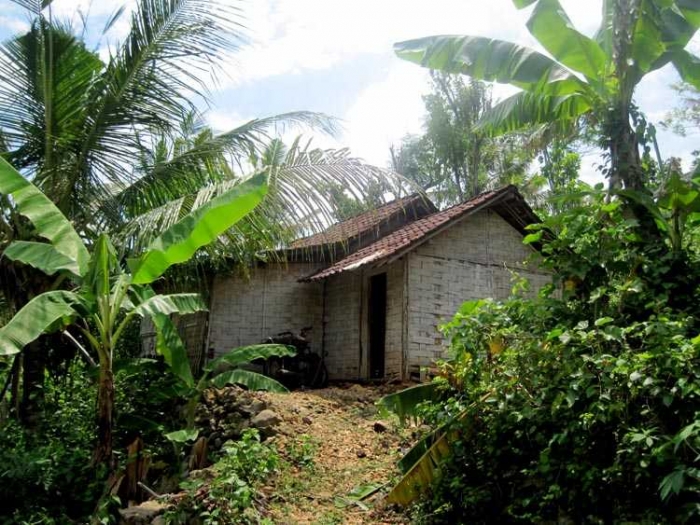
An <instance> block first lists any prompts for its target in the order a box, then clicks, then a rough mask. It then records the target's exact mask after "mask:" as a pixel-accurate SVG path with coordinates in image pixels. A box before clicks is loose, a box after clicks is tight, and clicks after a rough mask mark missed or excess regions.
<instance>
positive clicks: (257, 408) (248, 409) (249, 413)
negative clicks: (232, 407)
mask: <svg viewBox="0 0 700 525" xmlns="http://www.w3.org/2000/svg"><path fill="white" fill-rule="evenodd" d="M266 408H267V403H265V401H263V400H262V399H253V400H252V401H251V402H250V403H247V404H245V405H241V406H240V407H239V409H238V410H239V411H240V413H241V414H243V415H244V416H246V417H253V416H255V415H257V414H259V413H260V412H262V411H263V410H265V409H266Z"/></svg>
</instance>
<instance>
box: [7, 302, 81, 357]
mask: <svg viewBox="0 0 700 525" xmlns="http://www.w3.org/2000/svg"><path fill="white" fill-rule="evenodd" d="M79 302H80V300H79V298H78V296H77V295H75V294H74V293H72V292H66V291H57V292H47V293H43V294H41V295H38V296H36V297H35V298H34V299H32V300H31V301H29V302H28V303H27V304H26V305H24V307H22V309H21V310H20V311H19V312H17V313H16V314H15V316H14V317H13V318H12V319H11V320H10V322H8V323H7V324H6V325H5V326H3V327H2V328H0V355H12V354H17V353H19V352H21V351H22V349H23V348H24V347H25V346H27V345H28V344H29V343H31V342H32V341H34V340H36V339H37V338H39V336H41V335H42V334H44V333H47V332H49V331H50V330H51V329H52V328H57V325H58V324H59V322H60V321H61V320H65V321H66V324H67V322H68V321H69V320H70V319H72V318H73V317H74V316H75V315H76V311H75V310H74V309H73V306H74V305H76V304H78V303H79Z"/></svg>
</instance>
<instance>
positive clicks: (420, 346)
mask: <svg viewBox="0 0 700 525" xmlns="http://www.w3.org/2000/svg"><path fill="white" fill-rule="evenodd" d="M532 253H533V250H532V249H531V248H529V247H527V246H525V245H523V243H522V235H521V234H520V233H519V232H518V231H517V230H515V229H514V228H513V227H512V226H510V225H509V224H508V223H507V222H506V221H505V220H503V219H502V218H501V217H500V216H499V215H498V214H496V213H494V212H492V211H482V212H479V213H476V214H474V215H472V216H470V217H467V218H466V219H464V220H462V221H461V222H459V223H458V224H456V225H454V226H452V227H451V228H448V229H447V230H445V231H444V232H442V233H440V234H438V235H436V236H435V237H433V238H432V239H430V240H429V241H427V242H426V243H425V244H423V245H421V246H420V247H418V248H417V249H416V250H415V251H413V252H411V253H410V254H409V255H408V330H407V331H408V337H407V338H408V344H407V353H408V362H407V363H406V364H407V367H408V370H409V373H413V372H416V371H417V370H418V369H419V368H420V367H422V366H429V365H430V364H431V363H432V362H433V361H434V360H435V359H439V358H441V357H444V356H445V354H444V349H445V346H446V342H445V341H443V338H442V335H441V333H440V332H439V330H438V326H440V325H441V324H443V323H444V322H446V321H448V320H449V319H450V318H451V317H452V316H453V315H454V313H455V312H456V311H457V310H458V309H459V307H460V306H461V305H462V303H463V302H464V301H468V300H471V299H482V298H486V297H492V298H494V299H505V298H507V297H508V296H509V295H510V290H511V288H512V286H513V280H512V279H513V275H512V274H511V272H515V273H517V274H518V275H520V276H521V277H526V278H528V279H529V280H530V283H531V290H530V293H531V294H535V293H536V292H537V290H539V289H540V288H541V287H542V286H544V285H545V284H547V283H549V282H551V276H550V275H548V274H546V273H545V272H542V271H539V270H538V269H537V268H536V267H535V265H534V264H532V263H530V264H528V265H525V261H527V260H528V259H529V258H530V257H531V255H532Z"/></svg>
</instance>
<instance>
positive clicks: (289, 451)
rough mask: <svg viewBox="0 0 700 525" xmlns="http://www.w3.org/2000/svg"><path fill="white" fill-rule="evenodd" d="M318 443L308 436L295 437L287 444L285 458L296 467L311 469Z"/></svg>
mask: <svg viewBox="0 0 700 525" xmlns="http://www.w3.org/2000/svg"><path fill="white" fill-rule="evenodd" d="M317 452H318V442H317V441H315V440H314V438H312V437H311V436H309V435H308V434H301V435H299V436H295V437H294V440H292V441H289V442H288V443H287V447H286V450H285V453H286V458H287V459H288V460H289V461H290V462H291V463H292V464H293V465H294V466H296V467H299V468H306V469H313V468H314V463H315V457H316V453H317Z"/></svg>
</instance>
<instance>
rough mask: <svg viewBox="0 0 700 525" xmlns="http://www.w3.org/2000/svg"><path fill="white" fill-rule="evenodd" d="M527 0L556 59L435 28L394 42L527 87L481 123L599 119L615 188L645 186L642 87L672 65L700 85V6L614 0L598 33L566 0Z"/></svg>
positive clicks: (546, 125) (421, 57) (441, 63)
mask: <svg viewBox="0 0 700 525" xmlns="http://www.w3.org/2000/svg"><path fill="white" fill-rule="evenodd" d="M526 4H527V5H530V4H535V6H534V9H532V11H531V13H530V17H529V20H528V23H527V26H528V29H529V30H530V33H531V34H532V36H533V37H534V38H535V39H537V41H538V42H539V43H540V44H541V45H542V47H543V48H544V49H545V50H546V51H547V52H548V53H549V55H550V56H551V57H552V58H550V57H549V56H546V55H543V54H542V53H540V52H538V51H535V50H533V49H529V48H526V47H523V46H520V45H518V44H514V43H510V42H504V41H501V40H495V39H490V38H485V37H479V36H430V37H424V38H418V39H414V40H408V41H405V42H399V43H397V44H395V45H394V49H395V51H396V54H397V55H398V56H399V57H400V58H403V59H405V60H408V61H411V62H414V63H416V64H419V65H421V66H423V67H428V68H431V69H437V70H440V71H443V72H447V73H459V74H465V75H469V76H470V77H472V78H475V79H478V80H485V81H494V82H500V83H505V84H510V85H512V86H515V87H517V88H519V89H520V90H521V91H520V92H519V93H516V94H515V95H513V96H511V97H509V98H507V99H506V100H504V101H502V102H501V103H499V104H498V105H497V106H495V107H493V108H492V109H491V110H490V111H488V112H486V114H484V115H483V116H482V117H481V119H480V121H479V123H478V126H477V128H478V129H479V130H481V131H485V132H488V133H492V134H503V133H507V132H512V131H517V130H522V129H533V128H535V129H540V130H546V131H547V132H553V133H555V134H559V135H564V136H571V135H575V134H576V133H577V132H578V131H580V130H581V129H582V128H585V127H589V128H591V127H592V128H593V129H595V130H596V132H597V133H598V134H599V135H600V139H601V140H600V145H601V146H602V147H603V148H604V149H605V150H607V151H608V152H609V154H610V158H609V160H610V167H609V169H608V170H607V171H606V174H607V175H608V176H609V178H610V186H611V187H612V188H618V187H624V188H626V189H630V190H635V191H643V190H644V189H645V182H646V181H644V179H643V177H642V159H641V158H640V154H639V144H638V142H639V141H640V140H641V139H642V137H641V136H640V133H639V131H638V130H637V129H635V126H634V124H635V123H634V120H635V119H634V115H633V112H634V107H633V103H632V100H633V97H634V91H635V88H636V86H637V85H638V84H639V82H640V81H641V80H642V79H643V78H644V76H645V75H647V74H648V73H651V72H652V71H655V70H657V69H659V68H661V67H663V66H665V65H666V64H673V65H674V67H675V68H676V70H677V71H678V73H679V74H680V75H681V78H682V79H683V80H684V81H685V82H687V83H689V84H691V85H693V86H695V87H698V86H700V61H699V60H698V58H697V57H695V56H693V55H691V54H689V53H688V52H687V51H685V50H684V48H685V47H686V45H687V44H688V42H690V40H691V39H692V37H693V36H694V35H695V33H696V31H697V30H698V27H700V17H699V16H698V13H699V12H700V10H699V9H698V7H697V6H696V5H694V4H692V3H690V2H686V1H667V0H642V1H639V0H610V1H606V2H604V3H603V13H602V15H603V16H602V21H601V25H600V29H599V30H598V31H597V33H596V34H595V35H594V36H593V37H592V38H590V37H588V36H586V35H584V34H582V33H580V32H579V31H577V30H576V29H575V28H574V26H573V24H572V22H571V20H570V19H569V18H568V16H567V14H566V12H565V10H564V9H563V8H562V6H561V4H560V3H559V1H558V0H533V1H532V2H530V1H516V2H515V5H516V7H518V8H523V7H524V6H525V5H526Z"/></svg>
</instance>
